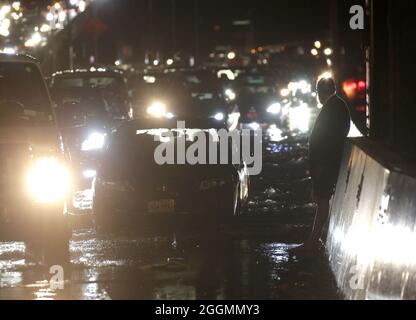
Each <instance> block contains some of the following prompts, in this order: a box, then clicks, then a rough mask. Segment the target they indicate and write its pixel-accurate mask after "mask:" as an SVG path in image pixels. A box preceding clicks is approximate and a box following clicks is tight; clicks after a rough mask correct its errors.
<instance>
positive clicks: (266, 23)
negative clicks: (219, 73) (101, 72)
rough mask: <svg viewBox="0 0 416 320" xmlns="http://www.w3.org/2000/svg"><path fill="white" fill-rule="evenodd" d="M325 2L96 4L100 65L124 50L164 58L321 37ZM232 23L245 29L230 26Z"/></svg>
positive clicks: (138, 0)
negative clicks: (101, 26) (246, 22)
mask: <svg viewBox="0 0 416 320" xmlns="http://www.w3.org/2000/svg"><path fill="white" fill-rule="evenodd" d="M328 2H329V1H327V0H319V1H310V0H284V1H277V0H257V1H242V0H199V1H195V0H176V1H173V0H117V1H113V0H101V1H97V3H96V5H95V10H94V11H93V13H92V14H95V15H96V16H97V17H98V18H99V19H100V20H102V22H104V24H105V25H106V26H107V27H108V29H107V31H106V32H105V33H104V34H102V35H101V36H100V38H99V41H98V42H99V44H98V46H99V51H100V52H102V56H101V57H100V60H103V62H111V61H112V60H113V59H114V57H115V56H118V55H119V54H120V51H121V50H122V48H123V46H125V45H130V46H131V47H132V50H133V52H134V54H135V55H136V56H137V55H144V52H145V51H146V50H150V51H152V52H160V53H161V54H165V55H166V54H169V53H171V52H174V51H183V52H188V53H193V54H195V53H196V52H197V51H198V53H199V54H206V53H207V52H208V51H209V50H211V49H213V48H214V47H215V46H217V45H231V46H233V47H249V46H251V45H254V46H258V45H267V44H277V43H284V42H293V41H302V40H312V39H315V38H317V39H318V38H327V37H328V36H329V12H330V11H329V10H330V8H329V3H328ZM173 8H175V9H174V10H173ZM236 20H250V21H251V24H250V25H249V26H240V27H238V26H234V25H233V21H236ZM196 26H198V27H196Z"/></svg>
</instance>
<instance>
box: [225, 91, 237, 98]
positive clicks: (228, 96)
mask: <svg viewBox="0 0 416 320" xmlns="http://www.w3.org/2000/svg"><path fill="white" fill-rule="evenodd" d="M225 95H226V96H227V98H228V99H229V100H230V101H233V100H235V99H236V98H237V95H236V94H235V92H234V91H233V90H231V89H227V90H225Z"/></svg>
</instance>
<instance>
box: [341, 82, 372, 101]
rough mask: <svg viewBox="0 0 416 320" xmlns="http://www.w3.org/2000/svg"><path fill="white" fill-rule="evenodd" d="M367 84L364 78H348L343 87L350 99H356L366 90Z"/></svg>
mask: <svg viewBox="0 0 416 320" xmlns="http://www.w3.org/2000/svg"><path fill="white" fill-rule="evenodd" d="M366 87H367V84H366V83H365V81H364V80H359V81H355V80H347V81H345V82H344V83H343V84H342V89H343V90H344V92H345V95H346V96H347V97H348V98H349V99H354V98H356V96H357V95H358V94H360V93H362V92H363V91H365V89H366Z"/></svg>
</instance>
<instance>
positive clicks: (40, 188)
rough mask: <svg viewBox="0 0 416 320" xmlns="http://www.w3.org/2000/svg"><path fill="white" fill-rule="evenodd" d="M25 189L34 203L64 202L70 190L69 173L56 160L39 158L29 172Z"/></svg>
mask: <svg viewBox="0 0 416 320" xmlns="http://www.w3.org/2000/svg"><path fill="white" fill-rule="evenodd" d="M27 187H28V191H29V193H30V195H31V196H32V197H33V198H34V200H35V201H36V202H40V203H52V202H55V201H60V200H64V199H65V197H66V196H67V194H68V191H69V188H70V178H69V173H68V171H67V170H66V169H65V167H64V166H63V165H62V164H60V163H59V161H58V160H57V159H55V158H39V159H36V161H35V163H34V164H33V166H32V167H31V168H30V170H29V173H28V176H27Z"/></svg>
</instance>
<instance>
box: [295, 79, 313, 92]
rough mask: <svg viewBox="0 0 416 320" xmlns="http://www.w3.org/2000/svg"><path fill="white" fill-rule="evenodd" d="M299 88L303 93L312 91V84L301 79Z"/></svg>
mask: <svg viewBox="0 0 416 320" xmlns="http://www.w3.org/2000/svg"><path fill="white" fill-rule="evenodd" d="M298 88H299V90H300V91H301V92H302V94H307V93H310V92H311V91H312V85H311V84H310V83H308V82H307V81H306V80H301V81H299V82H298Z"/></svg>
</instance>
